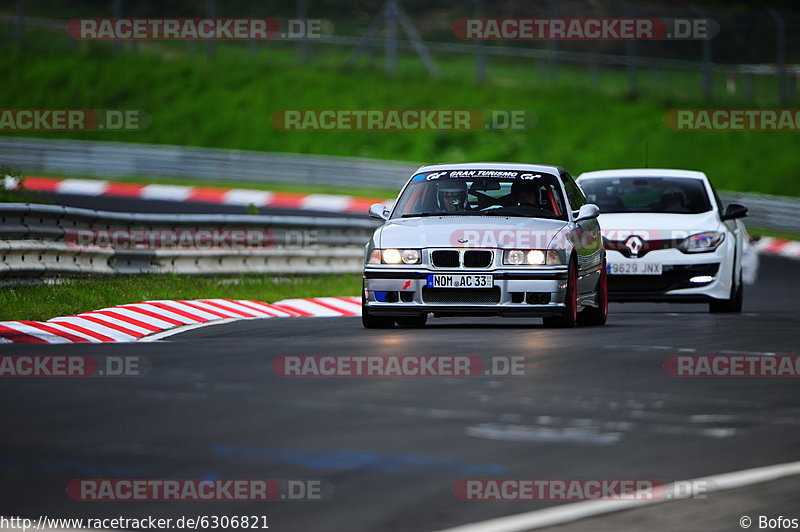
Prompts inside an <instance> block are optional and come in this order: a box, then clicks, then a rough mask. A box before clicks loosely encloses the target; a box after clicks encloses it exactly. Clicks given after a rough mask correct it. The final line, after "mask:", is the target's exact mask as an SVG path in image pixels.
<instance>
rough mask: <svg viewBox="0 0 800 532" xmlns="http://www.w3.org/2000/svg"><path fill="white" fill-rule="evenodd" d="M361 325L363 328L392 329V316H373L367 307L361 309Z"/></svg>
mask: <svg viewBox="0 0 800 532" xmlns="http://www.w3.org/2000/svg"><path fill="white" fill-rule="evenodd" d="M361 325H363V326H364V328H365V329H393V328H394V318H392V317H389V316H373V315H372V314H370V313H369V312H368V311H367V309H365V308H362V309H361Z"/></svg>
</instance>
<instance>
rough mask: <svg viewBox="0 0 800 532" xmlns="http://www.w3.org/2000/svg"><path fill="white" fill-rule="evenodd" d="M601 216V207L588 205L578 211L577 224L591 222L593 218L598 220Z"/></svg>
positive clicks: (592, 204)
mask: <svg viewBox="0 0 800 532" xmlns="http://www.w3.org/2000/svg"><path fill="white" fill-rule="evenodd" d="M599 214H600V207H598V206H597V205H595V204H594V203H587V204H586V205H584V206H582V207H581V208H580V210H579V211H578V216H577V217H576V218H575V221H576V222H580V221H582V220H591V219H592V218H597V216H598V215H599Z"/></svg>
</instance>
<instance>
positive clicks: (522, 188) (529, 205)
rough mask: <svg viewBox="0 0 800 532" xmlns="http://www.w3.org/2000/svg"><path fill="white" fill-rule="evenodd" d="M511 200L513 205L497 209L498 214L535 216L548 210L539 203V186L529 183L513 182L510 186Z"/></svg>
mask: <svg viewBox="0 0 800 532" xmlns="http://www.w3.org/2000/svg"><path fill="white" fill-rule="evenodd" d="M511 198H512V201H513V204H512V205H511V206H509V207H503V208H502V209H499V210H498V214H500V213H504V214H516V215H521V216H537V215H541V213H542V211H543V210H549V209H547V207H546V206H545V207H543V206H542V203H541V202H540V201H539V185H538V184H536V183H532V182H530V181H514V184H512V185H511Z"/></svg>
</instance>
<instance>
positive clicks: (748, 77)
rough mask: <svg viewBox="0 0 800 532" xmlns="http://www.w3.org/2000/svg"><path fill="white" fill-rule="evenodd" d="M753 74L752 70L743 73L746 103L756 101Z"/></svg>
mask: <svg viewBox="0 0 800 532" xmlns="http://www.w3.org/2000/svg"><path fill="white" fill-rule="evenodd" d="M753 77H754V74H753V73H752V72H748V73H747V74H745V78H744V91H745V94H746V98H747V103H748V104H750V105H752V104H754V103H756V94H755V82H754V79H753Z"/></svg>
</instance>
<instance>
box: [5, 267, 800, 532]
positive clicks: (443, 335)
mask: <svg viewBox="0 0 800 532" xmlns="http://www.w3.org/2000/svg"><path fill="white" fill-rule="evenodd" d="M797 273H798V264H797V263H796V262H792V261H789V260H786V259H780V258H773V257H764V258H762V269H761V274H760V280H759V282H758V284H757V285H755V286H750V287H748V288H747V292H746V296H745V311H744V313H743V314H742V315H724V314H715V315H712V314H708V313H707V312H706V306H705V305H698V306H693V305H645V304H626V305H622V304H614V305H612V307H611V316H610V318H609V323H608V325H607V326H606V327H600V328H579V329H575V330H550V329H544V328H542V327H541V325H540V324H539V321H540V320H500V319H496V318H491V319H482V318H471V319H437V320H433V321H432V322H429V326H428V327H426V328H425V329H424V330H413V329H395V330H390V331H367V330H364V329H362V328H361V324H360V321H359V320H358V319H356V318H307V319H268V320H251V321H240V322H234V323H229V324H225V325H217V326H210V327H204V328H199V329H195V330H192V331H188V332H185V333H182V334H179V335H176V336H172V337H170V338H168V339H166V340H164V341H160V342H154V343H138V344H127V345H61V346H59V345H44V346H30V345H28V346H25V345H4V346H0V353H2V354H87V355H98V356H99V355H141V356H144V357H146V358H147V359H148V360H149V361H150V362H151V364H152V370H151V371H150V372H149V373H148V374H147V375H144V376H140V377H118V378H112V377H103V378H100V377H96V378H83V379H75V378H73V379H68V378H52V379H46V378H39V379H25V378H14V379H11V378H8V379H3V382H2V384H0V401H2V405H3V407H2V410H1V411H0V412H2V413H0V416H1V421H2V434H3V437H2V439H1V440H0V515H22V516H25V517H34V518H35V517H36V516H39V515H42V514H46V515H48V516H50V517H116V516H123V517H135V516H142V517H143V516H147V515H153V516H157V517H170V516H181V515H188V516H197V515H213V514H216V515H222V514H225V515H245V514H249V515H253V514H257V515H267V519H268V522H269V526H270V529H271V530H276V531H289V530H290V531H311V530H334V531H373V530H386V531H395V530H398V531H399V530H402V531H406V530H408V531H419V530H436V529H442V528H446V527H449V526H455V525H458V524H464V523H469V522H474V521H480V520H484V519H488V518H492V517H497V516H502V515H509V514H514V513H520V512H525V511H530V510H533V509H537V508H543V507H546V506H551V505H553V504H557V503H553V502H536V503H531V502H465V501H461V500H458V499H457V498H455V497H454V496H453V494H452V487H453V484H454V483H455V482H456V481H457V480H459V479H465V478H539V479H558V478H568V479H575V478H577V479H590V478H628V479H660V480H663V481H667V482H668V481H673V480H681V479H690V478H696V477H700V476H704V475H710V474H717V473H723V472H728V471H735V470H741V469H745V468H749V467H756V466H763V465H769V464H777V463H781V462H789V461H794V460H797V459H798V450H800V393H798V389H799V387H800V381H798V380H797V379H793V378H676V377H671V376H669V375H667V374H666V373H665V371H664V369H663V367H662V364H663V362H664V359H665V358H666V357H667V356H669V355H673V354H678V353H694V354H730V353H776V354H794V355H797V354H800V350H799V349H798V347H797V345H798V344H797V332H798V323H799V322H800V289H798V281H797ZM320 295H325V294H320ZM681 349H685V350H688V349H691V350H694V351H679V350H681ZM323 354H330V355H367V354H370V355H375V354H398V355H401V354H409V355H410V354H414V355H420V354H426V355H456V354H457V355H463V354H467V355H477V356H480V357H483V358H484V359H486V360H488V358H489V357H491V356H508V357H514V356H521V357H524V359H525V375H523V376H503V377H496V376H495V377H488V376H477V377H462V378H456V377H450V378H438V377H418V378H408V377H406V378H391V377H384V378H370V377H361V378H301V377H294V378H289V377H278V376H276V375H275V374H273V373H272V371H271V370H270V360H271V359H272V358H273V357H276V356H278V355H323ZM101 477H102V478H190V479H199V478H278V479H322V480H324V481H326V482H327V483H328V484H329V485H330V486H332V487H333V491H334V492H333V495H332V496H331V497H329V498H328V499H326V500H323V501H271V502H266V503H265V502H76V501H73V500H71V499H70V498H68V497H67V495H66V493H65V487H66V485H67V483H68V482H69V481H70V480H72V479H76V478H101ZM794 493H795V495H794V500H795V504H794V508H788V507H786V504H785V501H784V502H782V503H780V504H779V501H776V503H775V504H776V505H778V506H776V507H775V508H773V509H772V510H774V512H775V515H776V516H777V515H778V514H783V515H787V514H790V513H791V511H792V510H797V508H798V505H797V495H796V493H797V492H796V491H795V492H794ZM668 504H673V503H668ZM683 504H691V505H693V508H694V509H695V511H697V510H698V509H700V508H702V505H704V504H706V502H705V501H689V502H686V503H683ZM737 504H739V505H741V504H742V503H741V502H738V503H737ZM694 505H699V506H694ZM664 508H668V506H667V505H664ZM740 510H741V508H740V507H737V508H735V509H734V508H728V509H724V507H723V509H721V508H720V506H719V505H715V506H711V505H709V512H711V511H716V512H720V511H723V512H724V511H729V512H730V516H726V515H722V516H720V519H722V520H723V522H724V520H725V519H727V518H728V517H729V525H730V526H729V528H728V529H730V530H735V529H739V525H738V518H739V515H740V514H741V513H742V512H741V511H740ZM671 515H675V518H676V519H677V515H676V514H670V512H669V511H668V510H667V511H665V512H662V515H661V516H660V518H659V521H658V522H655V523H646V525H647V526H646V528H647V529H651V530H674V529H676V528H677V526H676V525H677V521H676V522H671V521H670V516H671ZM794 517H798V516H794ZM684 524H685V523H684ZM754 528H755V527H754Z"/></svg>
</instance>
